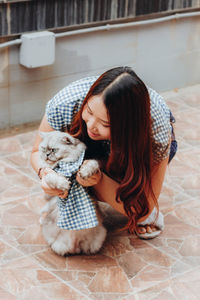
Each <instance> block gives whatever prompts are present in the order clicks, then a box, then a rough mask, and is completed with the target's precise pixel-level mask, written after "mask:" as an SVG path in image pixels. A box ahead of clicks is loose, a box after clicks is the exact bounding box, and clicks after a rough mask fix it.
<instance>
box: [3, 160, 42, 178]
mask: <svg viewBox="0 0 200 300" xmlns="http://www.w3.org/2000/svg"><path fill="white" fill-rule="evenodd" d="M3 164H5V165H6V166H8V167H11V168H13V169H14V170H15V171H17V172H18V173H20V174H21V175H23V176H26V177H28V178H29V179H31V180H32V181H34V182H37V183H39V182H40V181H39V179H37V177H36V178H33V177H31V176H30V175H28V174H27V173H24V172H23V171H21V170H20V169H18V168H16V167H15V166H13V165H12V163H9V162H8V161H6V162H5V161H3Z"/></svg>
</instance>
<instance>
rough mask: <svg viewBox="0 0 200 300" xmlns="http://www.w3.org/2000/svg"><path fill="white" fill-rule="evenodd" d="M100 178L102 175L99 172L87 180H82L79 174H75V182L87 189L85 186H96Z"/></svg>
mask: <svg viewBox="0 0 200 300" xmlns="http://www.w3.org/2000/svg"><path fill="white" fill-rule="evenodd" d="M101 177H102V173H101V171H100V170H99V171H98V172H97V173H95V174H93V175H92V176H90V177H88V178H87V179H83V178H82V177H81V176H80V174H79V172H77V175H76V180H77V181H78V183H79V184H81V185H82V186H85V187H87V186H93V185H95V184H97V183H98V182H99V181H100V180H101Z"/></svg>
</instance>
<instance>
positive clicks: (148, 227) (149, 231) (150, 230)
mask: <svg viewBox="0 0 200 300" xmlns="http://www.w3.org/2000/svg"><path fill="white" fill-rule="evenodd" d="M146 232H147V233H152V229H151V226H149V225H147V227H146Z"/></svg>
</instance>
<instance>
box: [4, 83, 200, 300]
mask: <svg viewBox="0 0 200 300" xmlns="http://www.w3.org/2000/svg"><path fill="white" fill-rule="evenodd" d="M164 96H165V97H166V100H167V103H168V104H169V106H170V108H171V109H172V111H173V112H174V115H175V116H176V119H177V124H176V135H177V139H178V142H179V152H178V154H177V156H176V158H175V159H174V160H173V162H172V163H171V165H170V166H169V168H168V171H167V175H166V180H165V184H164V187H163V191H162V194H161V197H160V208H161V211H162V212H163V213H164V215H165V224H166V227H165V230H164V232H163V234H162V235H161V236H160V237H158V238H156V239H154V240H151V241H143V240H139V239H138V238H136V237H135V236H134V235H130V234H128V233H126V232H123V233H119V232H116V231H115V230H114V229H112V230H111V231H110V232H109V237H108V239H107V241H106V243H105V245H104V247H103V249H102V250H101V252H100V253H98V254H97V255H94V256H84V255H82V256H81V255H80V256H70V257H66V258H64V257H59V256H57V255H55V254H54V253H53V252H52V251H51V250H50V249H49V248H48V247H47V245H46V244H45V242H44V240H43V237H42V235H41V228H40V225H39V210H40V208H41V207H42V206H43V205H44V203H45V200H44V197H43V194H42V192H41V189H40V185H39V180H38V178H37V177H36V175H35V174H34V173H33V171H32V170H31V168H30V164H29V158H30V151H31V146H32V144H33V140H34V136H35V131H32V132H28V133H23V134H19V135H15V136H11V137H7V138H3V139H1V140H0V155H1V156H0V170H1V172H0V183H1V184H0V191H1V199H0V201H1V202H0V204H1V209H0V222H1V227H0V245H1V246H0V258H1V259H0V264H1V276H0V299H4V300H7V299H9V300H14V299H20V300H23V299H29V300H32V299H34V300H35V299H37V300H40V299H42V300H46V299H55V300H57V299H67V300H71V299H73V300H74V299H75V300H77V299H97V300H107V299H109V300H112V299H113V300H119V299H121V300H122V299H123V300H138V299H139V300H149V299H154V300H157V299H162V300H165V299H170V300H171V299H173V300H174V299H181V300H193V299H194V300H195V299H200V296H199V294H200V285H199V282H200V201H199V200H200V122H199V116H200V85H196V86H192V87H188V88H185V89H180V90H176V91H170V92H167V93H164Z"/></svg>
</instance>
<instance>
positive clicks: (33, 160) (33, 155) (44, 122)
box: [31, 115, 68, 198]
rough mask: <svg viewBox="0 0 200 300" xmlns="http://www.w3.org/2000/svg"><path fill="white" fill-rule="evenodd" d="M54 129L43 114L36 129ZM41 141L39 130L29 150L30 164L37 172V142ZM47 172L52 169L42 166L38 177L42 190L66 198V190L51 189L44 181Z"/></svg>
mask: <svg viewBox="0 0 200 300" xmlns="http://www.w3.org/2000/svg"><path fill="white" fill-rule="evenodd" d="M53 130H54V129H53V128H52V127H51V126H50V125H49V123H48V121H47V117H46V115H44V117H43V119H42V121H41V123H40V126H39V128H38V131H43V132H49V131H53ZM41 141H42V138H41V136H40V135H39V132H38V133H37V135H36V139H35V142H34V145H33V149H32V152H31V165H32V167H33V169H34V170H35V172H36V173H37V174H38V171H39V169H40V165H39V152H38V151H39V149H38V148H39V144H40V142H41ZM49 172H54V171H53V170H51V169H50V168H44V169H42V171H41V172H40V177H41V179H42V180H41V187H42V189H43V190H44V192H45V193H46V194H49V195H51V196H60V197H61V198H66V197H67V194H68V192H67V191H65V192H63V191H61V190H58V189H52V188H50V187H49V186H48V185H47V184H46V182H45V175H47V174H48V173H49Z"/></svg>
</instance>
